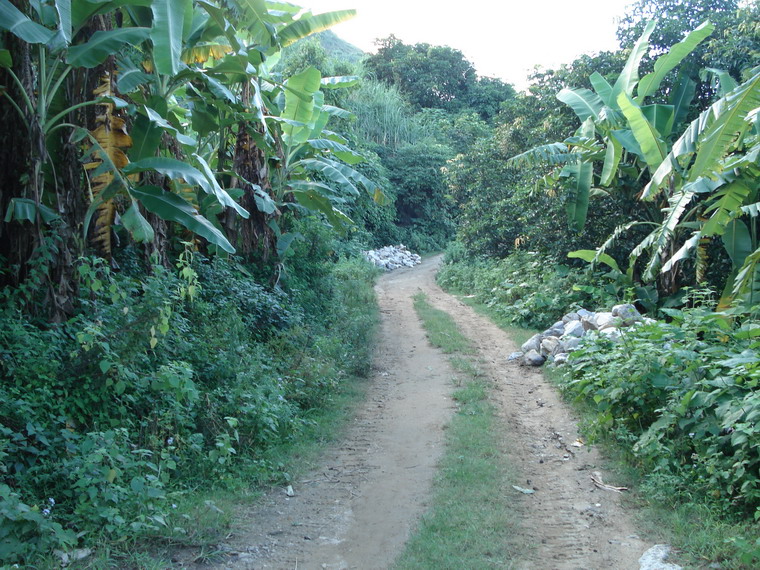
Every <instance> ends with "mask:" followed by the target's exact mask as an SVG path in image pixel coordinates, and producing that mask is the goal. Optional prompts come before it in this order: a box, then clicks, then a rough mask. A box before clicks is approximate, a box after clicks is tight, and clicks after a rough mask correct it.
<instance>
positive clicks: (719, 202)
mask: <svg viewBox="0 0 760 570" xmlns="http://www.w3.org/2000/svg"><path fill="white" fill-rule="evenodd" d="M751 192H752V190H751V189H750V188H749V186H747V185H746V184H744V183H743V182H742V181H740V180H736V181H734V182H732V183H731V184H728V185H727V186H725V187H723V188H722V189H721V190H720V191H719V192H717V193H716V194H715V198H716V201H715V202H714V203H713V204H712V205H711V206H710V207H708V208H707V210H705V214H708V213H710V212H713V214H712V216H710V219H709V220H707V222H706V223H705V225H704V226H702V232H701V233H702V236H703V237H709V236H714V235H720V234H722V233H723V232H724V231H725V229H726V226H727V225H728V223H729V222H731V221H732V220H733V218H734V217H736V215H741V212H742V210H741V207H742V206H743V205H744V201H745V200H746V199H747V198H748V197H749V195H750V194H751Z"/></svg>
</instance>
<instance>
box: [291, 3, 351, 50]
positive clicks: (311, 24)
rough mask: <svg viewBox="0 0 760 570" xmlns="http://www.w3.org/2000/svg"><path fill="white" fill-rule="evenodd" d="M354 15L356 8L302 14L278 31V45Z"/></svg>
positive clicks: (293, 41) (331, 25) (316, 31)
mask: <svg viewBox="0 0 760 570" xmlns="http://www.w3.org/2000/svg"><path fill="white" fill-rule="evenodd" d="M354 16H356V10H336V11H335V12H326V13H324V14H316V15H314V16H302V17H301V18H299V19H298V20H296V21H295V22H293V23H292V24H289V25H287V26H285V27H284V28H282V29H281V30H280V31H279V33H278V38H279V40H280V45H281V46H282V47H286V46H289V45H290V44H292V43H295V42H297V41H298V40H300V39H301V38H305V37H306V36H310V35H311V34H316V33H318V32H322V31H324V30H326V29H328V28H331V27H333V26H334V25H335V24H340V23H341V22H345V21H346V20H350V19H351V18H353V17H354Z"/></svg>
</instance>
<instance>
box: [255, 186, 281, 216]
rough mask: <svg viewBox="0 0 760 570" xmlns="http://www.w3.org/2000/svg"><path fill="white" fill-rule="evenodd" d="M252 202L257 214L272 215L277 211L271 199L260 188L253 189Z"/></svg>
mask: <svg viewBox="0 0 760 570" xmlns="http://www.w3.org/2000/svg"><path fill="white" fill-rule="evenodd" d="M253 199H254V201H255V202H256V208H257V209H258V210H259V212H263V213H265V214H274V213H275V212H276V211H277V204H276V203H275V201H274V200H272V197H271V196H270V195H269V194H267V193H266V192H264V191H263V190H262V189H261V187H260V186H257V187H255V188H254V197H253Z"/></svg>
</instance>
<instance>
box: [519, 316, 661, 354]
mask: <svg viewBox="0 0 760 570" xmlns="http://www.w3.org/2000/svg"><path fill="white" fill-rule="evenodd" d="M652 322H654V319H650V318H647V317H642V316H641V314H640V313H639V312H638V311H637V310H636V307H634V306H633V305H631V304H624V305H615V306H614V307H612V310H611V311H610V312H606V311H602V312H597V313H593V312H591V311H587V310H586V309H579V310H578V311H574V312H572V313H567V314H566V315H564V316H563V317H562V320H559V321H557V322H556V323H554V324H553V325H552V326H551V327H549V328H548V329H546V330H545V331H544V332H542V333H538V334H536V335H533V336H532V337H531V338H530V339H528V341H527V342H525V344H523V345H522V347H521V351H520V352H515V353H513V354H511V355H510V356H509V360H518V359H519V360H520V364H522V365H524V366H541V365H542V364H543V363H544V362H546V361H547V360H552V361H553V362H554V363H555V364H563V363H565V362H566V361H567V357H568V355H569V353H571V352H572V351H573V350H575V349H577V348H578V346H579V345H580V343H581V339H582V338H583V337H585V336H586V335H587V334H598V335H604V336H607V337H609V338H611V339H613V340H617V339H619V338H620V335H621V329H624V328H626V327H632V326H636V325H638V324H641V323H652Z"/></svg>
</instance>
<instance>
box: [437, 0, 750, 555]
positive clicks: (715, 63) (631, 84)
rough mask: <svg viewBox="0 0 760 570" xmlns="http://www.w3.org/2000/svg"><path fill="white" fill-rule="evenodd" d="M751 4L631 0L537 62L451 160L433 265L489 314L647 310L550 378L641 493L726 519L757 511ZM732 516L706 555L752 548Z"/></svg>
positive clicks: (517, 317)
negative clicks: (609, 42) (490, 124)
mask: <svg viewBox="0 0 760 570" xmlns="http://www.w3.org/2000/svg"><path fill="white" fill-rule="evenodd" d="M757 10H758V5H757V3H756V2H750V3H744V4H741V5H740V3H737V2H732V1H726V2H723V1H709V2H702V1H695V2H681V1H673V2H671V1H669V0H642V1H640V2H636V3H635V4H633V5H632V6H631V7H629V9H628V13H627V14H626V15H624V17H623V18H622V19H621V24H620V29H619V31H618V37H619V38H620V39H621V41H622V44H623V48H624V49H623V50H621V51H619V52H615V53H600V54H596V55H592V56H583V57H581V58H579V59H577V60H576V61H574V62H573V63H572V64H569V65H566V66H562V67H561V68H559V69H557V70H542V71H540V72H539V73H537V74H536V75H535V76H534V82H533V84H532V85H531V86H530V87H529V90H528V93H525V94H521V95H519V96H517V97H515V98H513V99H511V100H509V101H507V102H505V103H504V104H503V105H502V108H501V112H500V115H499V116H497V118H496V120H495V128H494V129H493V130H492V133H491V134H490V136H487V137H485V138H483V139H481V140H479V141H478V142H477V143H476V144H474V145H471V146H470V147H469V148H468V149H467V150H466V151H465V152H463V153H462V154H461V155H460V156H458V157H456V159H455V160H453V161H451V162H450V163H449V164H448V166H447V170H446V175H447V180H448V184H449V187H450V192H451V195H452V196H453V197H454V198H455V200H456V202H457V207H458V211H459V215H458V216H459V217H458V220H459V222H460V223H459V225H458V230H457V242H456V243H455V244H454V245H453V246H451V247H450V248H449V250H448V254H447V257H446V260H445V261H446V262H445V265H444V266H443V268H442V269H441V272H440V273H439V281H440V283H441V284H442V285H443V286H445V287H448V288H449V289H451V290H453V291H456V292H459V293H463V294H466V295H474V300H475V301H476V302H477V303H479V304H481V305H484V306H486V307H487V309H488V310H489V311H490V313H491V314H493V315H494V316H495V317H497V318H498V319H499V320H500V321H502V322H505V323H511V324H517V325H521V326H528V327H533V328H537V329H544V328H545V327H547V326H549V325H550V324H551V323H553V322H555V321H556V320H557V319H558V318H559V317H561V316H562V315H563V314H564V313H565V312H567V311H569V310H573V309H577V308H579V307H585V308H587V309H590V310H609V308H610V307H611V305H612V304H614V303H617V302H623V301H625V302H635V303H636V304H637V306H638V307H639V308H640V309H641V310H642V311H647V312H648V313H649V315H650V316H652V317H655V318H657V319H659V320H657V321H655V322H654V323H652V324H648V325H644V326H639V327H634V328H632V329H630V330H626V332H625V334H623V337H622V339H621V340H620V341H619V342H615V341H613V340H610V339H609V338H608V337H606V336H602V335H600V337H598V338H589V339H587V340H584V343H583V345H582V349H581V350H579V351H577V352H575V353H574V354H573V356H572V357H571V358H570V361H569V363H568V364H567V365H566V366H565V368H564V373H563V374H564V380H562V386H563V387H564V389H565V390H566V391H567V393H568V394H569V395H571V396H572V397H573V398H575V399H577V400H578V401H579V402H581V403H582V404H583V406H584V407H585V409H588V410H590V419H589V420H588V425H587V430H588V433H589V435H590V436H592V437H597V438H599V439H603V440H606V441H608V442H611V443H612V444H613V445H615V446H616V447H617V448H618V449H621V450H623V452H624V454H625V455H626V457H627V458H628V459H629V460H630V462H631V464H633V465H635V466H636V468H637V469H638V470H639V472H640V473H641V475H642V477H643V483H642V484H643V485H644V486H645V488H647V493H649V494H650V495H651V496H652V497H653V498H654V500H655V501H660V502H663V503H666V504H668V505H670V506H672V507H674V508H677V507H679V506H682V505H698V506H699V507H700V508H704V509H705V512H709V513H711V514H710V517H711V518H710V520H711V521H715V520H717V518H715V517H721V518H723V519H725V520H727V521H733V522H734V523H736V524H737V526H736V527H735V528H736V529H741V528H749V526H745V527H742V526H741V524H742V523H741V521H752V520H755V521H756V520H757V519H758V517H760V503H759V502H758V478H757V471H758V463H759V462H760V448H758V445H757V442H758V433H757V425H758V419H760V401H759V400H758V397H757V394H758V391H757V390H758V386H757V378H756V376H757V362H758V361H757V357H756V353H757V350H758V344H757V340H756V339H757V330H758V322H757V315H758V309H760V305H758V299H759V298H760V297H758V284H760V274H759V273H758V263H759V262H760V254H758V251H759V250H758V242H757V236H758V230H760V225H759V224H760V221H759V220H758V210H757V198H758V189H759V187H758V180H759V178H758V177H759V175H760V171H758V168H757V152H758V136H760V130H758V129H760V126H759V124H758V121H757V108H758V106H759V105H760V83H758V82H759V81H760V67H758V65H759V64H760V58H759V57H760V36H759V35H758V27H757ZM659 16H662V18H660V19H658V20H652V19H651V18H652V17H659ZM707 19H709V23H705V20H707ZM584 262H588V263H584ZM689 287H691V289H690V288H689ZM708 287H709V289H708ZM694 291H700V293H699V294H697V293H694ZM716 291H717V292H716ZM737 521H739V522H738V523H737ZM694 524H695V525H696V523H694ZM744 524H745V525H746V524H751V523H744ZM744 532H745V531H743V530H736V531H735V533H736V535H735V536H734V537H733V538H731V545H732V546H731V549H732V550H733V552H732V553H731V554H730V555H726V554H725V549H724V548H722V547H716V548H714V549H713V553H717V552H719V551H720V552H722V554H713V555H715V556H719V557H722V556H727V558H730V562H728V563H729V564H735V565H737V566H739V567H754V565H756V563H757V562H758V560H760V543H758V542H756V536H755V537H753V536H752V535H751V533H750V536H749V537H747V536H740V535H743V534H744ZM755 534H756V533H755Z"/></svg>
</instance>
